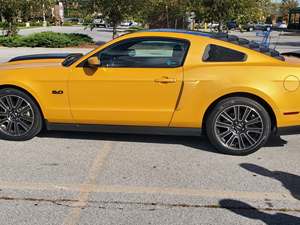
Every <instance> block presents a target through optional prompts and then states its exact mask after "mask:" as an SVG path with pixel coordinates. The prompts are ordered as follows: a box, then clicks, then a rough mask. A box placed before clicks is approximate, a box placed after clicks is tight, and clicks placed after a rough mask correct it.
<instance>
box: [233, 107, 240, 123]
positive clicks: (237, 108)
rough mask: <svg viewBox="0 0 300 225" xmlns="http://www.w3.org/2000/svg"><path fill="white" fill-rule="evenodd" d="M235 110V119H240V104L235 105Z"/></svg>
mask: <svg viewBox="0 0 300 225" xmlns="http://www.w3.org/2000/svg"><path fill="white" fill-rule="evenodd" d="M233 111H234V120H235V121H239V113H240V108H239V106H234V107H233Z"/></svg>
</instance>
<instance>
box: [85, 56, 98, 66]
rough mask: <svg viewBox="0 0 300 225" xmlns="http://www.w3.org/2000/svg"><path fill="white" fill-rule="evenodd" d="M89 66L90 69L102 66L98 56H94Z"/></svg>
mask: <svg viewBox="0 0 300 225" xmlns="http://www.w3.org/2000/svg"><path fill="white" fill-rule="evenodd" d="M87 64H88V66H89V67H92V68H98V67H99V66H100V65H101V62H100V60H99V59H98V57H97V56H93V57H91V58H89V59H88V60H87Z"/></svg>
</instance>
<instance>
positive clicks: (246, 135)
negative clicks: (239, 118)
mask: <svg viewBox="0 0 300 225" xmlns="http://www.w3.org/2000/svg"><path fill="white" fill-rule="evenodd" d="M245 138H246V139H247V141H248V142H249V143H250V144H251V145H253V144H255V140H254V139H253V138H252V137H251V136H250V135H249V134H248V133H245Z"/></svg>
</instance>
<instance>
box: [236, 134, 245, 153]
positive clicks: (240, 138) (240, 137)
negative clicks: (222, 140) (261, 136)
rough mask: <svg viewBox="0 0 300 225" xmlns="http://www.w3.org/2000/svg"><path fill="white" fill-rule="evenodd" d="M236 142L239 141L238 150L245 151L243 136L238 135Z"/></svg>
mask: <svg viewBox="0 0 300 225" xmlns="http://www.w3.org/2000/svg"><path fill="white" fill-rule="evenodd" d="M238 140H239V146H240V149H245V147H246V145H245V142H244V140H243V135H242V134H240V135H239V136H238Z"/></svg>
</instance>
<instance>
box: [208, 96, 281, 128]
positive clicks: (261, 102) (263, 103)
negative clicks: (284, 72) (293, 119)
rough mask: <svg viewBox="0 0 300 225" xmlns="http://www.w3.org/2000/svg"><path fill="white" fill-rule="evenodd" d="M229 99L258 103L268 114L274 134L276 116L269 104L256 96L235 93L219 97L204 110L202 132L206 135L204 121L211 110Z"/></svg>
mask: <svg viewBox="0 0 300 225" xmlns="http://www.w3.org/2000/svg"><path fill="white" fill-rule="evenodd" d="M231 97H245V98H250V99H252V100H254V101H256V102H258V103H259V104H261V105H262V106H263V107H264V108H265V109H266V110H267V112H268V114H269V116H270V119H271V123H272V132H276V129H277V117H276V114H275V112H274V109H273V108H272V106H271V104H269V103H268V102H267V101H266V100H264V99H263V98H262V97H260V96H258V95H256V94H252V93H248V92H235V93H230V94H227V95H223V96H221V97H219V98H218V99H216V100H215V101H214V102H212V103H211V104H210V105H209V107H208V108H207V109H206V111H205V113H204V117H203V122H202V128H203V132H204V133H206V121H207V118H208V115H209V113H210V112H211V111H212V110H213V108H214V107H215V106H216V105H217V104H218V103H219V102H220V101H222V100H224V99H226V98H231Z"/></svg>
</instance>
